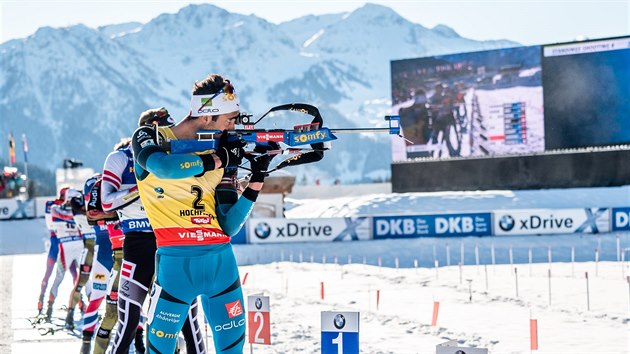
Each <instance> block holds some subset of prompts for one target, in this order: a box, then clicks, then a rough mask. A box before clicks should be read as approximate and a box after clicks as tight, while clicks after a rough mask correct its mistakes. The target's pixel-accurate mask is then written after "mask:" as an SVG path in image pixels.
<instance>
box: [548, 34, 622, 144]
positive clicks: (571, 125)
mask: <svg viewBox="0 0 630 354" xmlns="http://www.w3.org/2000/svg"><path fill="white" fill-rule="evenodd" d="M542 64H543V65H542V67H543V84H544V87H545V98H544V103H545V145H546V147H547V149H561V148H576V147H587V146H597V145H614V144H628V143H630V37H626V38H614V39H606V40H597V41H588V42H577V43H570V44H558V45H549V46H545V47H544V48H543V60H542Z"/></svg>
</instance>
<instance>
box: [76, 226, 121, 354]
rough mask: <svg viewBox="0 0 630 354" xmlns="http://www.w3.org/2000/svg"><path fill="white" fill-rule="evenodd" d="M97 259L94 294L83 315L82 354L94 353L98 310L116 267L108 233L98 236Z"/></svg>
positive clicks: (94, 267)
mask: <svg viewBox="0 0 630 354" xmlns="http://www.w3.org/2000/svg"><path fill="white" fill-rule="evenodd" d="M94 251H95V253H96V259H95V260H94V264H93V266H92V273H91V276H90V281H91V282H92V293H91V294H90V303H89V304H88V306H87V309H86V310H85V314H84V315H83V316H84V317H83V341H82V342H83V344H82V346H81V354H90V352H91V351H92V337H94V330H95V328H96V325H97V324H98V308H99V307H100V306H101V303H102V302H103V300H104V299H105V296H107V284H108V283H109V273H110V272H111V269H112V266H113V265H114V260H113V254H112V243H111V242H110V241H109V236H108V235H107V233H99V234H97V235H96V246H95V249H94Z"/></svg>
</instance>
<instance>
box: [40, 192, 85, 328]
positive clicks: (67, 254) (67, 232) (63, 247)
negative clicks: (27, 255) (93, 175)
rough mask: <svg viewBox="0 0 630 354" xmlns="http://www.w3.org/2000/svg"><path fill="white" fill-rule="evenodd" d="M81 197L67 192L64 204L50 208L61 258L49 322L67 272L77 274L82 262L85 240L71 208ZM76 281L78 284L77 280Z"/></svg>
mask: <svg viewBox="0 0 630 354" xmlns="http://www.w3.org/2000/svg"><path fill="white" fill-rule="evenodd" d="M80 195H81V193H80V192H79V191H77V190H76V189H68V190H66V193H65V199H64V202H63V204H61V205H56V204H55V205H53V206H51V207H50V216H51V217H52V225H53V229H54V230H55V234H56V235H57V238H58V239H59V257H58V258H57V274H56V275H55V281H54V282H53V284H52V286H51V287H50V295H49V296H48V308H47V309H46V320H47V321H50V320H51V316H52V312H53V305H54V302H55V298H56V297H57V292H58V291H59V285H61V282H62V281H63V278H64V275H65V274H66V270H68V269H74V271H75V273H76V269H77V267H78V265H79V263H80V262H81V254H82V253H83V238H82V237H81V233H80V232H79V229H78V228H77V226H76V224H75V222H74V217H73V215H72V209H71V207H70V200H71V199H72V198H74V197H76V196H80ZM74 280H75V282H76V280H77V279H74Z"/></svg>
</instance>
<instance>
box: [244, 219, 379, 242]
mask: <svg viewBox="0 0 630 354" xmlns="http://www.w3.org/2000/svg"><path fill="white" fill-rule="evenodd" d="M247 228H248V229H247V231H248V232H247V235H248V239H249V243H278V242H333V241H359V240H362V241H363V240H369V239H370V225H369V222H368V221H367V217H357V218H321V219H279V218H264V219H250V220H249V222H248V223H247Z"/></svg>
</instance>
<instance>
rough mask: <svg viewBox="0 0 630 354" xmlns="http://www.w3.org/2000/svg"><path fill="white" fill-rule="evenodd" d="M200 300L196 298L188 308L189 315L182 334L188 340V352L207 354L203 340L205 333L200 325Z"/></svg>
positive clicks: (191, 353)
mask: <svg viewBox="0 0 630 354" xmlns="http://www.w3.org/2000/svg"><path fill="white" fill-rule="evenodd" d="M198 313H199V302H198V301H197V299H196V298H195V300H194V301H193V303H192V304H191V305H190V309H189V310H188V317H187V318H186V321H185V322H184V327H182V334H183V335H184V339H185V340H186V353H187V354H188V353H190V354H205V353H206V343H204V341H203V333H202V332H201V327H200V326H199V316H198Z"/></svg>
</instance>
